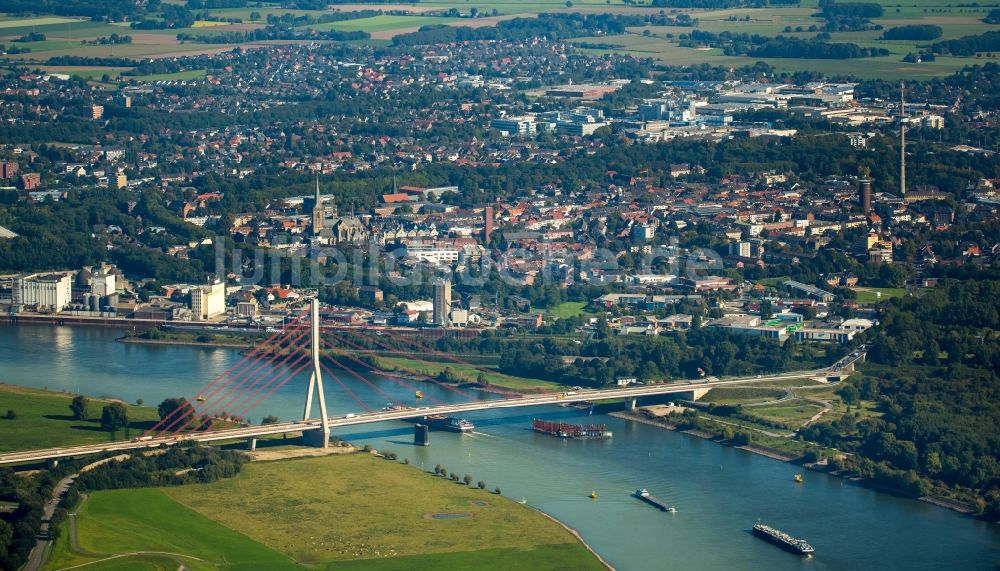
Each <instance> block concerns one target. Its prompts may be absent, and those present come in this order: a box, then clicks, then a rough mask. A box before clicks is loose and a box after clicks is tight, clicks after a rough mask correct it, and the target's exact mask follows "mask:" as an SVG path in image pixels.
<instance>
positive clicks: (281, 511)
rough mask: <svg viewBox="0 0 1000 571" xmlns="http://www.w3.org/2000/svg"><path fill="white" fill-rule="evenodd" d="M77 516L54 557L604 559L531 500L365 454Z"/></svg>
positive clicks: (285, 561)
mask: <svg viewBox="0 0 1000 571" xmlns="http://www.w3.org/2000/svg"><path fill="white" fill-rule="evenodd" d="M477 476H484V477H485V476H486V475H477ZM435 514H438V515H440V514H444V515H447V516H452V517H438V518H435V517H434V515H435ZM456 514H458V515H460V516H462V517H453V516H455V515H456ZM77 520H78V524H77V526H78V527H77V543H78V545H73V544H72V537H71V533H70V526H69V525H64V526H63V530H62V532H61V535H60V538H59V540H58V541H57V543H56V546H55V548H54V551H53V556H52V560H51V562H50V567H52V568H56V569H58V568H64V567H69V566H72V565H80V564H84V563H88V562H93V563H92V564H90V565H87V566H86V567H85V568H86V569H99V570H107V569H153V568H157V565H160V567H159V568H169V569H177V568H179V567H180V566H181V565H182V564H183V565H184V566H185V567H187V568H189V569H191V570H192V571H200V570H204V569H234V570H235V569H239V570H242V569H249V570H256V569H260V570H263V569H269V570H271V569H273V570H276V571H282V570H284V569H293V568H299V569H301V568H302V566H303V565H305V566H308V567H311V568H314V569H341V568H346V569H365V570H367V569H441V570H448V569H470V568H483V569H533V570H534V569H538V570H546V569H552V570H555V569H574V570H577V569H579V570H589V569H594V570H596V569H602V568H603V567H602V566H601V565H600V563H599V562H598V561H597V560H596V559H595V558H594V557H593V556H592V555H590V554H589V553H588V552H587V550H586V549H585V548H584V547H583V546H582V545H581V544H580V543H578V542H577V541H576V540H575V538H574V537H573V536H572V535H571V534H570V533H569V532H568V531H566V530H565V529H563V528H562V527H560V526H559V525H558V524H556V523H554V522H552V521H551V520H549V519H547V518H545V517H544V516H543V515H541V514H539V513H537V512H535V511H534V510H531V509H529V508H525V507H523V506H520V505H518V504H516V503H514V502H513V501H510V500H507V499H505V498H503V497H501V496H497V495H495V494H492V493H490V492H487V491H484V490H480V489H477V488H470V487H468V486H466V485H464V484H457V483H455V482H451V481H449V480H445V479H443V478H440V477H436V476H432V475H430V474H426V473H424V472H422V471H421V470H420V469H418V468H415V467H412V466H404V465H401V464H399V463H398V462H394V461H390V460H384V459H380V458H377V457H375V456H373V455H370V454H364V453H358V454H351V455H346V456H326V457H319V458H308V459H300V460H289V461H282V462H256V463H251V464H249V465H247V466H245V467H244V469H243V472H242V473H241V474H240V476H239V477H237V478H234V479H230V480H224V481H219V482H215V483H213V484H205V485H192V486H183V487H178V488H165V489H139V490H115V491H102V492H96V493H93V494H91V495H90V497H89V498H88V499H87V500H86V501H85V503H84V505H83V507H82V508H81V510H80V513H79V515H78V516H77ZM484 546H489V549H485V550H484V549H483V547H484ZM116 555H118V556H120V557H118V558H116V559H109V558H110V557H113V556H116Z"/></svg>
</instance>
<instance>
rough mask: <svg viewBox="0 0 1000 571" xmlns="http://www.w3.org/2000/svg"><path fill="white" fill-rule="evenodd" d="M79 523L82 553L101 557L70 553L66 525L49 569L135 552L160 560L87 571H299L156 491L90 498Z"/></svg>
mask: <svg viewBox="0 0 1000 571" xmlns="http://www.w3.org/2000/svg"><path fill="white" fill-rule="evenodd" d="M77 522H78V523H77V526H78V527H77V530H78V531H77V535H78V538H79V546H80V548H81V549H82V550H83V551H85V552H90V553H94V554H104V555H95V556H82V555H79V554H77V553H73V552H72V551H71V550H70V549H69V537H68V535H69V534H68V533H67V531H68V529H69V526H68V525H65V526H63V530H64V531H63V532H62V535H61V536H60V538H59V540H58V541H57V542H56V546H55V548H54V550H53V554H52V560H51V566H52V567H53V568H56V569H58V568H62V567H68V566H72V565H80V564H83V563H87V562H90V561H100V560H102V559H105V558H107V557H108V556H111V555H117V554H123V553H136V552H162V554H158V555H153V554H144V553H140V554H137V555H135V556H131V557H125V558H120V559H115V560H110V561H107V562H104V563H97V564H95V565H88V566H87V567H86V568H87V569H135V568H143V567H146V568H157V565H158V564H162V563H163V562H164V561H166V562H169V565H170V566H169V567H167V568H169V569H177V568H178V567H179V566H180V564H181V563H183V565H185V566H187V567H188V568H190V569H192V571H200V570H209V569H234V570H235V569H240V570H242V569H247V570H260V571H266V570H271V569H273V570H276V571H277V570H283V569H289V570H290V569H295V568H297V565H296V564H295V562H294V561H292V560H291V559H290V558H289V557H287V556H285V555H282V554H281V553H278V552H277V551H275V550H273V549H270V548H268V547H264V546H263V545H260V544H259V543H257V542H255V541H253V540H252V539H250V538H248V537H246V536H245V535H242V534H240V533H238V532H235V531H233V530H231V529H228V528H226V527H225V526H224V525H221V524H219V523H216V522H215V521H212V520H211V519H209V518H207V517H205V516H203V515H201V514H199V513H197V512H195V511H194V510H192V509H190V508H188V507H185V506H183V505H181V504H180V503H178V502H176V501H174V500H173V499H171V498H170V497H169V496H168V495H167V494H165V493H164V492H163V491H161V490H158V489H137V490H111V491H103V492H96V493H92V494H91V495H90V497H89V498H88V500H87V502H86V503H85V504H84V506H83V509H82V510H81V512H80V514H79V515H78V516H77ZM165 554H170V555H165ZM160 568H163V567H160Z"/></svg>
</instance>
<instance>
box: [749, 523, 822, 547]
mask: <svg viewBox="0 0 1000 571" xmlns="http://www.w3.org/2000/svg"><path fill="white" fill-rule="evenodd" d="M753 534H754V535H756V536H757V537H759V538H761V539H764V540H767V541H769V542H771V543H773V544H775V545H777V546H778V547H781V548H782V549H785V550H787V551H791V552H792V553H798V554H799V555H812V553H813V551H815V550H814V549H813V548H812V546H811V545H809V544H808V543H807V542H806V540H804V539H795V538H794V537H792V536H790V535H788V534H787V533H785V532H783V531H780V530H777V529H775V528H773V527H771V526H769V525H765V524H763V523H760V522H757V523H756V524H754V526H753Z"/></svg>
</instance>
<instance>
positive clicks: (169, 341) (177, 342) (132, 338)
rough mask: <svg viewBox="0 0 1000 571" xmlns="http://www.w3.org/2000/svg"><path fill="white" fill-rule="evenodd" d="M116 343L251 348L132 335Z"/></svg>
mask: <svg viewBox="0 0 1000 571" xmlns="http://www.w3.org/2000/svg"><path fill="white" fill-rule="evenodd" d="M115 341H116V342H118V343H129V344H136V345H173V346H180V347H207V348H219V349H249V348H250V347H252V346H253V343H252V342H250V341H241V342H237V341H198V340H196V339H146V338H144V337H137V336H134V335H126V336H124V337H119V338H117V339H115Z"/></svg>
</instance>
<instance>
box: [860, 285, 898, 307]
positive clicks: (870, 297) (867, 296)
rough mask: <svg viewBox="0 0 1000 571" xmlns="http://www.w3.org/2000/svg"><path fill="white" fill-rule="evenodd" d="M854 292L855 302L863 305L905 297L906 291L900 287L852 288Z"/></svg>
mask: <svg viewBox="0 0 1000 571" xmlns="http://www.w3.org/2000/svg"><path fill="white" fill-rule="evenodd" d="M854 292H855V293H856V294H857V298H856V301H857V302H858V303H863V304H868V303H877V302H880V301H888V300H890V299H892V298H894V297H903V296H904V295H906V290H905V289H903V288H901V287H858V288H854ZM878 294H881V296H880V295H878Z"/></svg>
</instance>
